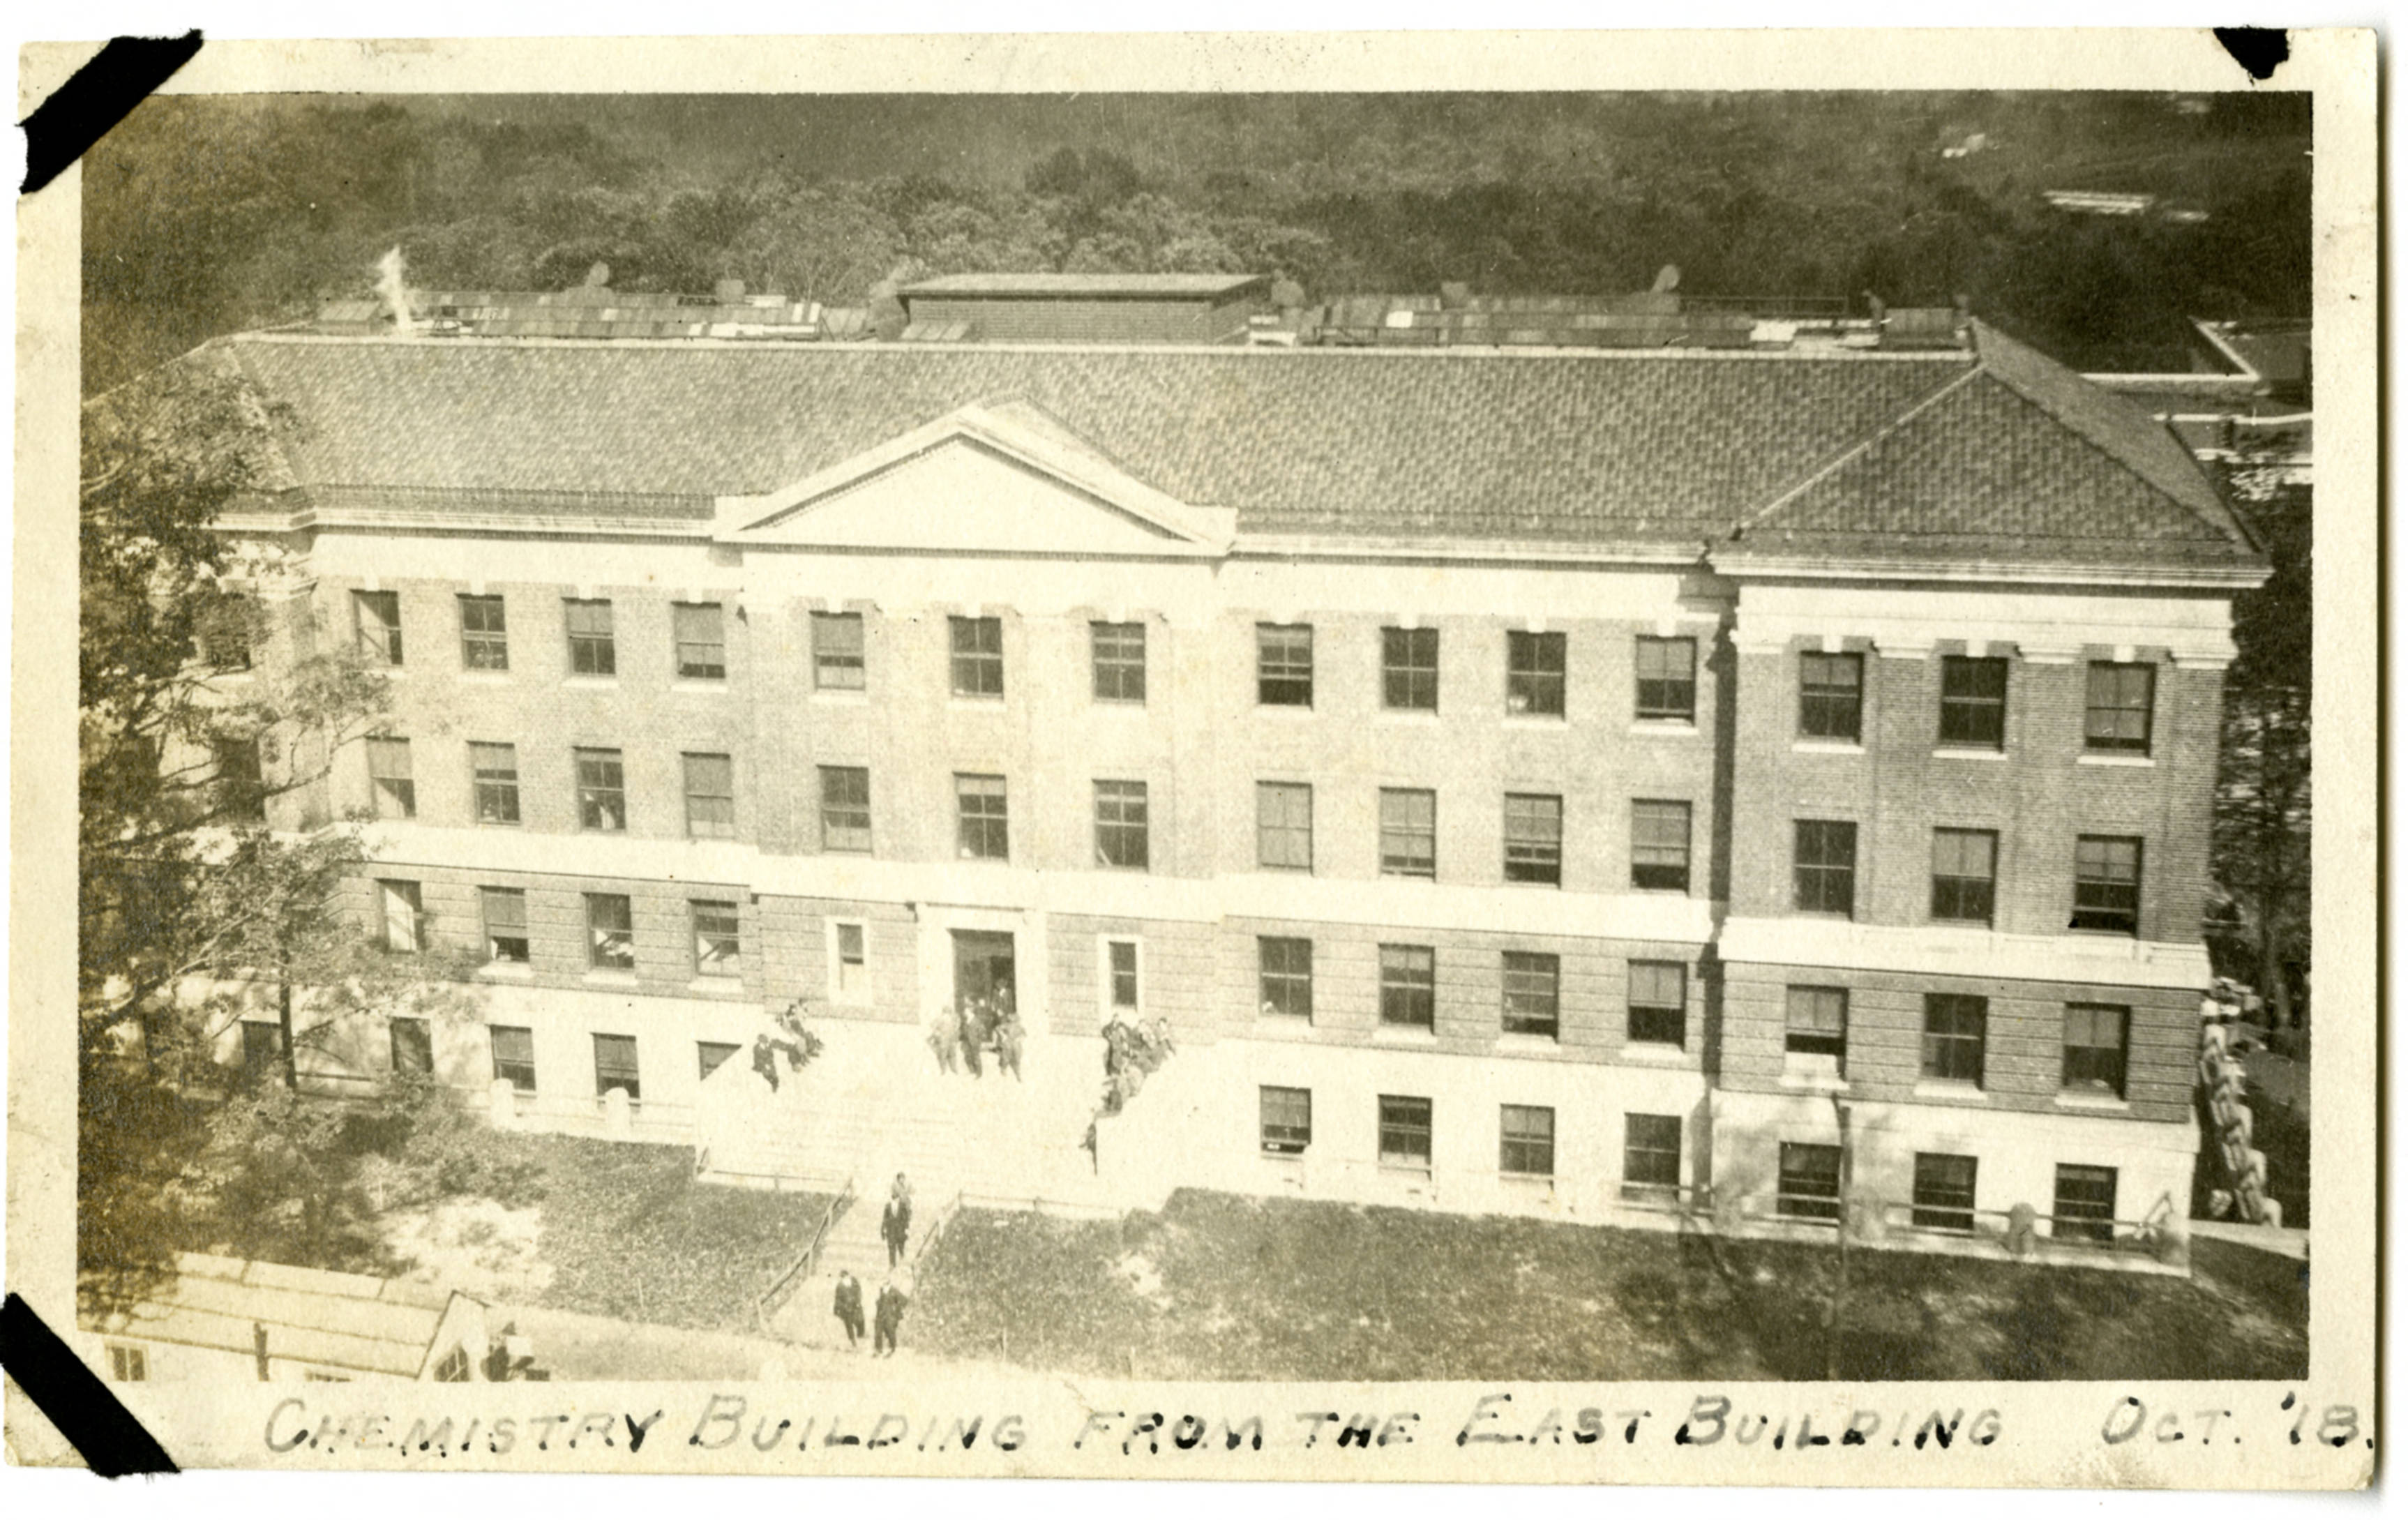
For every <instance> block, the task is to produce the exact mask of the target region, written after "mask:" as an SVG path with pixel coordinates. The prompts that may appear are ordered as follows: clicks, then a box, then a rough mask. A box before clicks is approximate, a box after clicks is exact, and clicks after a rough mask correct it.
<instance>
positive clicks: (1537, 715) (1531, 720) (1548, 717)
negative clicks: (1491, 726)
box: [1505, 712, 1571, 733]
mask: <svg viewBox="0 0 2408 1520" xmlns="http://www.w3.org/2000/svg"><path fill="white" fill-rule="evenodd" d="M1505 726H1506V727H1508V728H1536V729H1541V730H1550V729H1551V730H1554V731H1555V732H1558V733H1560V732H1562V731H1563V730H1565V729H1568V728H1570V727H1571V724H1570V721H1569V720H1568V719H1566V718H1565V716H1564V715H1563V714H1562V713H1560V712H1509V713H1507V714H1505Z"/></svg>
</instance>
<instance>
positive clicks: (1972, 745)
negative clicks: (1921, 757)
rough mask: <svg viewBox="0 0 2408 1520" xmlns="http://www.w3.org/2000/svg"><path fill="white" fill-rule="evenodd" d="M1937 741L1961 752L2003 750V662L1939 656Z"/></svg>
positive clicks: (2004, 686)
mask: <svg viewBox="0 0 2408 1520" xmlns="http://www.w3.org/2000/svg"><path fill="white" fill-rule="evenodd" d="M1940 742H1941V743H1942V744H1945V745H1953V746H1957V747H1958V748H1963V749H1976V750H2002V749H2005V748H2006V745H2007V662H2006V661H2004V660H2000V659H1977V658H1974V657H1973V656H1971V655H1966V654H1948V655H1942V657H1941V661H1940Z"/></svg>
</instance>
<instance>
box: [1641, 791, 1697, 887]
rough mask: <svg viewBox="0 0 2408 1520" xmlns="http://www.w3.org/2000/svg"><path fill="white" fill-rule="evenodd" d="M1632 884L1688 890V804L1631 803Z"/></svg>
mask: <svg viewBox="0 0 2408 1520" xmlns="http://www.w3.org/2000/svg"><path fill="white" fill-rule="evenodd" d="M1630 884H1631V885H1632V886H1635V887H1638V888H1640V889H1641V890H1642V891H1649V892H1686V891H1688V890H1689V805H1688V804H1687V803H1685V802H1651V801H1639V802H1633V803H1632V804H1631V805H1630Z"/></svg>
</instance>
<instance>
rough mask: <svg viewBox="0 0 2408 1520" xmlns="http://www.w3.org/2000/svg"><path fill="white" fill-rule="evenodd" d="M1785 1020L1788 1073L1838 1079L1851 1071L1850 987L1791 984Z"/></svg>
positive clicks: (1786, 1066) (1785, 1053) (1785, 1050)
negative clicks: (1799, 985)
mask: <svg viewBox="0 0 2408 1520" xmlns="http://www.w3.org/2000/svg"><path fill="white" fill-rule="evenodd" d="M1784 1022H1785V1025H1786V1026H1787V1027H1786V1032H1785V1036H1784V1045H1785V1049H1784V1054H1783V1057H1782V1058H1783V1062H1784V1066H1783V1069H1784V1070H1785V1072H1786V1073H1787V1074H1788V1075H1790V1076H1793V1077H1808V1078H1828V1079H1831V1080H1834V1081H1836V1080H1838V1079H1839V1078H1842V1077H1844V1076H1846V1075H1847V1067H1848V993H1847V989H1846V988H1844V987H1792V988H1790V989H1789V997H1788V1007H1787V1009H1786V1011H1785V1015H1784Z"/></svg>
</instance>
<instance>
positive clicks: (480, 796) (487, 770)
mask: <svg viewBox="0 0 2408 1520" xmlns="http://www.w3.org/2000/svg"><path fill="white" fill-rule="evenodd" d="M468 782H469V790H470V792H471V793H472V794H473V798H472V799H473V801H474V802H475V804H476V810H477V822H479V823H480V824H515V823H517V822H518V821H519V748H518V746H517V745H515V744H480V743H475V742H471V743H470V744H469V746H468Z"/></svg>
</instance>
